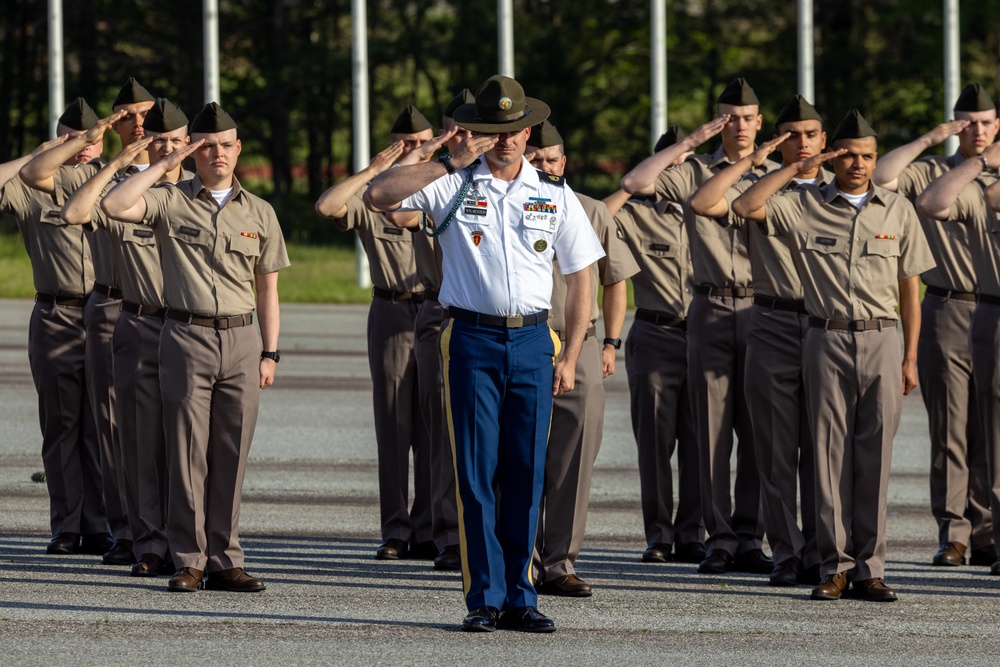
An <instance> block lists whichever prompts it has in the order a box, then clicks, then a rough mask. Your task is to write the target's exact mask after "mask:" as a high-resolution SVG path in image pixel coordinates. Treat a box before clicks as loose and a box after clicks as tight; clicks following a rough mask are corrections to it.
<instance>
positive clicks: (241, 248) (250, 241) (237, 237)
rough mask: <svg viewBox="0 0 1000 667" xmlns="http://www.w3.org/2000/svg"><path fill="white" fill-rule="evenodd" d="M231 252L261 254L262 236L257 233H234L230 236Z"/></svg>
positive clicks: (251, 254)
mask: <svg viewBox="0 0 1000 667" xmlns="http://www.w3.org/2000/svg"><path fill="white" fill-rule="evenodd" d="M229 252H238V253H240V254H241V255H246V256H247V257H256V256H257V255H259V254H260V238H258V237H257V235H256V234H253V235H247V234H233V235H232V236H230V237H229Z"/></svg>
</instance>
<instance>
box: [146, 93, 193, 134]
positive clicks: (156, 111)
mask: <svg viewBox="0 0 1000 667" xmlns="http://www.w3.org/2000/svg"><path fill="white" fill-rule="evenodd" d="M187 124H188V117H187V116H185V115H184V112H183V111H181V110H180V107H178V106H177V105H176V104H174V103H173V102H171V101H170V100H168V99H167V98H166V97H161V98H160V99H158V100H156V104H154V105H153V108H152V109H150V110H149V113H148V114H146V120H145V121H143V123H142V127H143V129H144V130H146V131H147V132H173V131H174V130H177V129H180V128H182V127H184V126H185V125H187Z"/></svg>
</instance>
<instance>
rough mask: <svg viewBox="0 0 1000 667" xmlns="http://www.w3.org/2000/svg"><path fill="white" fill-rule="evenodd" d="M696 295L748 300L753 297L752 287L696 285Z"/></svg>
mask: <svg viewBox="0 0 1000 667" xmlns="http://www.w3.org/2000/svg"><path fill="white" fill-rule="evenodd" d="M694 293H695V294H701V295H702V296H726V297H729V298H731V299H746V298H747V297H751V296H753V288H752V287H712V286H711V285H695V286H694Z"/></svg>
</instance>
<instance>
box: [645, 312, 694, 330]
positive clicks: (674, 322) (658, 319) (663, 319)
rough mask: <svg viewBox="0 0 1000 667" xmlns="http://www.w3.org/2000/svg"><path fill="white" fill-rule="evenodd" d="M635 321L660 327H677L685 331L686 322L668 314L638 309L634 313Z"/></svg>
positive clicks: (681, 318)
mask: <svg viewBox="0 0 1000 667" xmlns="http://www.w3.org/2000/svg"><path fill="white" fill-rule="evenodd" d="M635 319H637V320H641V321H643V322H649V323H651V324H655V325H657V326H661V327H677V328H678V329H684V330H685V331H686V330H687V320H685V319H684V318H683V317H677V316H676V315H671V314H669V313H658V312H656V311H655V310H646V309H645V308H639V309H637V310H636V311H635Z"/></svg>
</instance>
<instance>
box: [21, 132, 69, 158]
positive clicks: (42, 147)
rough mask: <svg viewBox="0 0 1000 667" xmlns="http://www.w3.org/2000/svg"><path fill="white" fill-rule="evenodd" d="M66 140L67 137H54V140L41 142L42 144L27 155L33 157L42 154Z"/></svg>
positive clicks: (66, 135)
mask: <svg viewBox="0 0 1000 667" xmlns="http://www.w3.org/2000/svg"><path fill="white" fill-rule="evenodd" d="M67 139H69V135H68V134H63V135H61V136H58V137H56V138H55V139H49V140H48V141H43V142H42V143H40V144H38V147H37V148H35V150H33V151H31V153H29V154H28V155H29V156H30V157H35V156H36V155H38V154H39V153H44V152H45V151H47V150H49V149H50V148H52V147H53V146H58V145H59V144H61V143H64V142H65V141H66V140H67Z"/></svg>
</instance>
